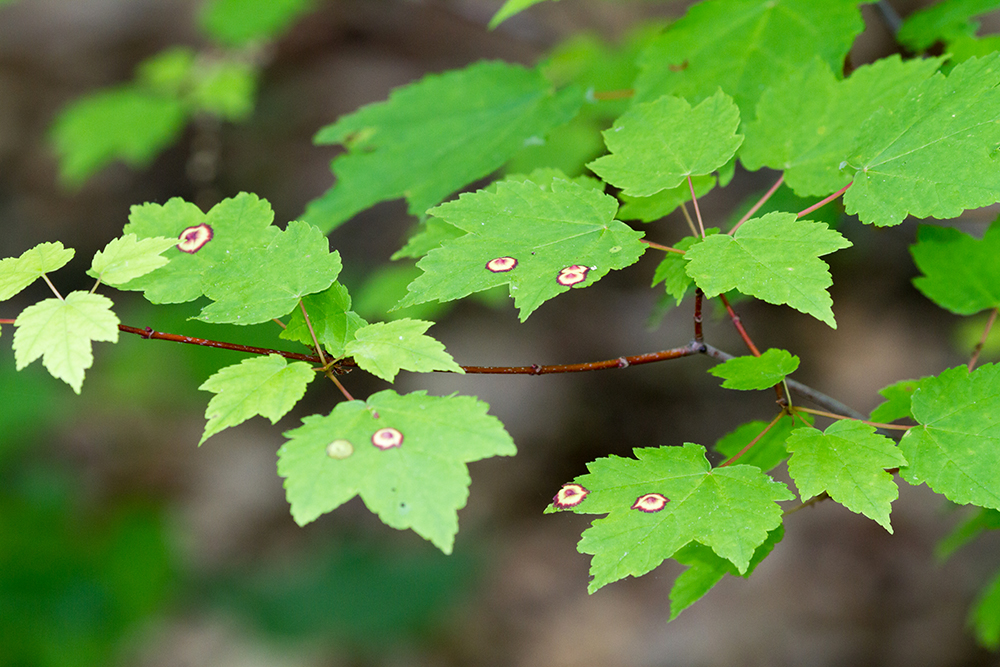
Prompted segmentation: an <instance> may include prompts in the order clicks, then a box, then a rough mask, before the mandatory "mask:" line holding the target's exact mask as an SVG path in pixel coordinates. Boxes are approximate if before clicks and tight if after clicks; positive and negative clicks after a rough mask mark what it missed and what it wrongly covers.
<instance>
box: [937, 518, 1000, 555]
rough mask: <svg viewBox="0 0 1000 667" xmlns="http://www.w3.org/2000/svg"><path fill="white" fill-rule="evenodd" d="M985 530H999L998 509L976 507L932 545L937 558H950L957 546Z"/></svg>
mask: <svg viewBox="0 0 1000 667" xmlns="http://www.w3.org/2000/svg"><path fill="white" fill-rule="evenodd" d="M985 530H1000V511H997V510H993V509H986V508H983V507H980V508H978V510H977V512H976V513H975V514H973V515H972V516H971V517H969V518H968V519H967V520H965V521H963V522H962V523H960V524H959V525H958V526H956V527H955V529H954V530H952V531H951V533H949V534H948V535H947V536H946V537H945V538H943V539H942V540H941V541H940V542H938V543H937V545H936V546H935V547H934V555H935V556H937V557H938V559H939V560H946V559H947V558H950V557H951V555H952V554H954V553H955V552H956V551H957V550H958V549H959V548H961V547H963V546H965V545H966V544H968V543H969V542H971V541H972V540H974V539H976V538H977V537H979V536H980V535H981V534H982V533H983V531H985Z"/></svg>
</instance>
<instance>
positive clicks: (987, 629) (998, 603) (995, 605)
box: [969, 572, 1000, 651]
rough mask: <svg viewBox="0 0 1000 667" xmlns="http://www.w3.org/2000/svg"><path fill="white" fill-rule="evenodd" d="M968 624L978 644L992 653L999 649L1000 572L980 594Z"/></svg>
mask: <svg viewBox="0 0 1000 667" xmlns="http://www.w3.org/2000/svg"><path fill="white" fill-rule="evenodd" d="M969 624H970V625H971V626H972V628H973V630H974V631H975V633H976V639H977V640H978V641H979V643H980V644H982V645H983V646H985V647H986V648H988V649H990V650H993V651H995V650H997V649H998V648H1000V572H997V573H996V574H995V575H994V576H993V579H992V580H991V581H990V582H989V583H988V584H987V585H986V588H984V589H983V590H982V591H981V592H980V594H979V597H978V598H977V599H976V602H975V604H974V605H973V607H972V612H971V613H970V614H969Z"/></svg>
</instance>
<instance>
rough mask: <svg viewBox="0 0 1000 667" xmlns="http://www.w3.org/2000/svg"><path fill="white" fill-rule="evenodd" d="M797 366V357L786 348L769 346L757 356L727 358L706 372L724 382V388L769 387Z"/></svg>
mask: <svg viewBox="0 0 1000 667" xmlns="http://www.w3.org/2000/svg"><path fill="white" fill-rule="evenodd" d="M798 367H799V358H798V357H796V356H794V355H793V354H791V353H789V352H788V351H786V350H779V349H776V348H771V349H770V350H765V351H764V353H763V354H762V355H760V356H759V357H754V356H745V357H736V358H735V359H729V360H728V361H725V362H723V363H721V364H719V365H718V366H715V367H714V368H709V369H708V372H709V373H711V374H712V375H714V376H716V377H720V378H724V379H725V382H723V383H722V386H723V387H725V388H726V389H742V390H748V389H770V388H771V387H773V386H774V385H776V384H778V383H779V382H782V381H783V380H784V379H785V376H786V375H789V374H791V373H792V372H794V371H795V369H796V368H798Z"/></svg>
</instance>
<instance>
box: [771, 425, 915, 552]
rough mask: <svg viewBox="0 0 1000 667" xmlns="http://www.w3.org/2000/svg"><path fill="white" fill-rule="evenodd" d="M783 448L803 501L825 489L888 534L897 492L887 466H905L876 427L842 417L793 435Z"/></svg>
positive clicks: (889, 442) (903, 460)
mask: <svg viewBox="0 0 1000 667" xmlns="http://www.w3.org/2000/svg"><path fill="white" fill-rule="evenodd" d="M785 447H786V448H787V449H788V451H789V452H791V453H792V457H791V458H790V459H788V474H789V475H791V477H792V479H793V480H795V485H796V486H797V487H798V489H799V495H800V496H801V497H802V500H808V499H809V498H812V497H813V496H817V495H819V494H820V493H822V492H824V491H826V492H827V493H828V494H830V497H831V498H833V499H834V500H835V501H837V502H838V503H840V504H841V505H843V506H844V507H846V508H847V509H849V510H851V511H852V512H856V513H858V514H864V515H865V516H866V517H868V518H869V519H872V520H874V521H877V522H878V523H879V524H880V525H881V526H882V527H883V528H885V529H886V530H887V531H889V532H890V533H891V532H892V526H891V525H890V524H889V512H890V511H891V509H892V501H894V500H895V499H896V498H898V497H899V489H898V488H897V487H896V483H895V482H894V481H893V479H892V475H890V474H889V473H887V472H886V469H887V468H898V467H900V466H904V465H906V459H905V458H904V457H903V455H902V454H901V453H900V452H899V449H898V448H897V447H896V445H895V443H893V441H892V440H890V439H889V438H887V437H885V436H884V435H878V434H876V433H875V427H874V426H869V425H868V424H865V423H862V422H859V421H854V420H849V419H843V420H840V421H837V422H834V423H833V424H831V425H830V426H829V427H828V428H827V429H826V430H825V431H822V432H820V430H819V429H815V428H800V429H796V430H795V431H792V434H791V437H790V438H788V441H787V442H785Z"/></svg>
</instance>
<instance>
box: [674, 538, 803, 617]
mask: <svg viewBox="0 0 1000 667" xmlns="http://www.w3.org/2000/svg"><path fill="white" fill-rule="evenodd" d="M784 536H785V528H784V526H778V527H777V528H775V529H774V530H772V531H771V532H770V533H768V536H767V539H766V540H765V541H764V543H763V544H761V545H760V546H759V547H757V550H756V551H754V554H753V558H751V559H750V567H748V568H747V571H746V572H744V573H743V574H740V573H739V572H738V571H737V570H736V568H735V567H734V566H733V564H732V563H730V562H729V561H728V560H726V559H724V558H719V557H718V556H716V555H715V552H714V551H712V550H711V549H709V548H708V547H706V546H702V545H700V544H698V543H697V542H691V543H690V544H688V545H687V546H685V547H683V548H681V549H680V550H679V551H678V552H677V553H675V554H674V556H673V559H674V560H676V561H677V562H678V563H680V564H681V565H687V566H688V569H686V570H684V571H683V572H681V573H680V575H678V577H677V579H675V580H674V585H673V586H672V587H671V588H670V619H669V620H671V621H672V620H674V619H675V618H677V617H678V616H679V615H680V613H681V612H682V611H684V610H685V609H687V608H688V607H690V606H691V605H692V604H694V603H695V602H697V601H698V600H700V599H701V598H702V597H703V596H704V595H705V593H707V592H708V591H710V590H711V589H712V587H713V586H715V585H716V584H717V583H719V581H721V580H722V578H723V577H724V576H726V575H727V574H730V575H733V576H734V577H735V576H739V577H743V578H744V579H746V578H748V577H749V576H750V575H751V574H752V573H753V571H754V569H756V567H757V565H758V564H760V562H761V561H762V560H764V559H765V558H767V556H768V554H770V553H771V551H772V550H773V549H774V547H775V546H777V544H778V542H780V541H781V538H783V537H784Z"/></svg>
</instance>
